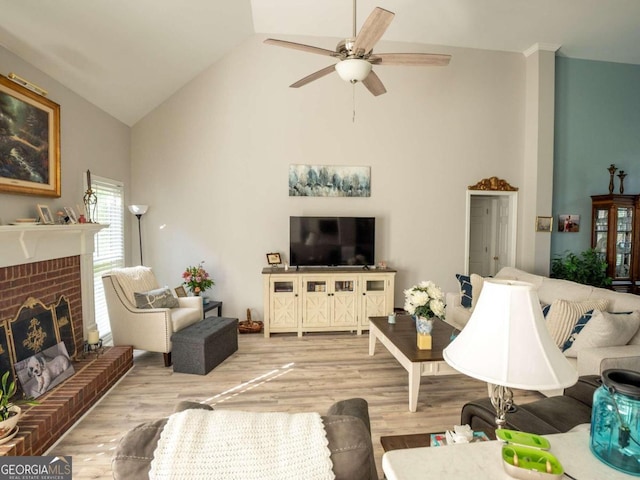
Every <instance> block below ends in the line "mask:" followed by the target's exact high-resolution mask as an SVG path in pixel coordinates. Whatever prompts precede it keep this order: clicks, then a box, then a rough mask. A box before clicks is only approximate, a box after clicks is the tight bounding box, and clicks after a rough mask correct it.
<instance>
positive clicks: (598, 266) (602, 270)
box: [551, 248, 611, 287]
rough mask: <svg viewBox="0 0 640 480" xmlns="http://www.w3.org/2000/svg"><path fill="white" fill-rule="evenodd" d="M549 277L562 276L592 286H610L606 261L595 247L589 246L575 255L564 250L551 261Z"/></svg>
mask: <svg viewBox="0 0 640 480" xmlns="http://www.w3.org/2000/svg"><path fill="white" fill-rule="evenodd" d="M551 278H562V279H564V280H571V281H572V282H577V283H582V284H584V285H591V286H593V287H609V286H611V277H609V276H607V262H606V260H605V259H604V257H603V256H602V255H601V254H600V253H598V252H597V251H596V250H595V249H593V248H590V249H589V250H585V251H584V252H582V253H580V254H579V255H576V254H575V253H573V252H566V253H565V254H564V255H563V256H557V257H556V258H554V259H553V260H552V261H551Z"/></svg>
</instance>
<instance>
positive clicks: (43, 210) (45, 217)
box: [37, 205, 54, 225]
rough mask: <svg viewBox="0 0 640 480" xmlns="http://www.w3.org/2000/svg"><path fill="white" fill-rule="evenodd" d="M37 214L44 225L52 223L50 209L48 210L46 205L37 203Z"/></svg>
mask: <svg viewBox="0 0 640 480" xmlns="http://www.w3.org/2000/svg"><path fill="white" fill-rule="evenodd" d="M37 208H38V215H40V223H43V224H45V225H53V224H54V221H53V215H52V214H51V210H49V206H48V205H38V206H37Z"/></svg>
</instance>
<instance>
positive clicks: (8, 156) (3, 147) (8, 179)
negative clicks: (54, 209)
mask: <svg viewBox="0 0 640 480" xmlns="http://www.w3.org/2000/svg"><path fill="white" fill-rule="evenodd" d="M0 192H7V193H21V194H27V195H38V196H43V197H59V196H60V105H58V104H57V103H54V102H52V101H51V100H48V99H47V98H45V97H43V96H41V95H38V94H36V93H34V92H32V91H31V90H29V89H27V88H25V87H23V86H21V85H18V84H16V83H14V82H12V81H11V80H9V79H8V78H6V77H4V76H2V75H0Z"/></svg>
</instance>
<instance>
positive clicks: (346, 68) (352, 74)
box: [336, 58, 371, 83]
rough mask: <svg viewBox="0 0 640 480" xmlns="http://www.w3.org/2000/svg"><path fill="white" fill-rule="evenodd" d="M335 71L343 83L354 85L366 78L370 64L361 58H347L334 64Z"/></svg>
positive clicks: (369, 70)
mask: <svg viewBox="0 0 640 480" xmlns="http://www.w3.org/2000/svg"><path fill="white" fill-rule="evenodd" d="M336 71H337V72H338V75H340V78H342V79H343V80H344V81H345V82H350V83H356V82H361V81H363V80H364V79H365V78H367V75H369V72H371V64H370V63H369V62H368V61H367V60H363V59H361V58H348V59H346V60H342V61H341V62H338V63H336Z"/></svg>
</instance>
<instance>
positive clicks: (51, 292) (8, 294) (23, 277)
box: [0, 255, 84, 351]
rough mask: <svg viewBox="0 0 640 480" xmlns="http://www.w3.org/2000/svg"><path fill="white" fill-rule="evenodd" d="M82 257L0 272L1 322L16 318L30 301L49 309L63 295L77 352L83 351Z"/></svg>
mask: <svg viewBox="0 0 640 480" xmlns="http://www.w3.org/2000/svg"><path fill="white" fill-rule="evenodd" d="M80 285H81V280H80V255H75V256H73V257H65V258H56V259H53V260H43V261H40V262H34V263H25V264H22V265H15V266H11V267H2V268H0V292H1V295H2V296H1V297H0V320H5V319H11V318H13V317H15V315H16V313H17V312H18V309H19V308H20V306H21V305H22V304H23V303H24V302H25V300H27V298H29V297H34V298H36V299H38V300H40V301H42V303H44V304H45V305H51V304H54V303H56V301H57V300H58V298H60V295H65V296H66V297H67V298H68V299H69V309H70V311H71V312H70V313H71V319H72V321H73V331H74V332H75V339H74V340H75V344H76V351H82V344H83V341H82V339H83V338H84V335H83V326H82V289H81V286H80Z"/></svg>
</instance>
